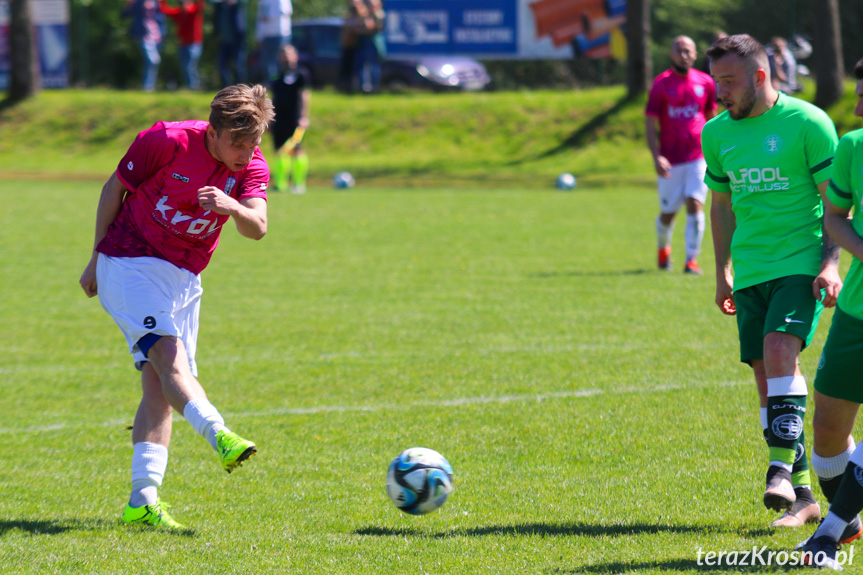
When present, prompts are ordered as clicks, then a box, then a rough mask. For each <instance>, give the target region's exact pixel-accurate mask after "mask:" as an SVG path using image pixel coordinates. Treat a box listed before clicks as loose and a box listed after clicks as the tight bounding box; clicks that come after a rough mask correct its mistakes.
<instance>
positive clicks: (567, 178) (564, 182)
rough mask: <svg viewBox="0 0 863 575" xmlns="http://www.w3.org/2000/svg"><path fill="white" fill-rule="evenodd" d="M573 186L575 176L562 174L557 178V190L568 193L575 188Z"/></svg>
mask: <svg viewBox="0 0 863 575" xmlns="http://www.w3.org/2000/svg"><path fill="white" fill-rule="evenodd" d="M575 185H576V181H575V176H573V175H572V174H568V173H564V174H561V175H559V176H558V177H557V189H558V190H563V191H569V190H572V189H573V188H575Z"/></svg>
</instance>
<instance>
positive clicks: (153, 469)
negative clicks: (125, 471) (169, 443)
mask: <svg viewBox="0 0 863 575" xmlns="http://www.w3.org/2000/svg"><path fill="white" fill-rule="evenodd" d="M132 449H133V453H132V494H131V495H130V496H129V505H131V506H132V507H142V506H144V505H154V504H155V503H156V501H157V500H158V498H159V487H161V485H162V479H163V478H164V477H165V470H166V469H167V468H168V448H167V447H165V446H164V445H160V444H158V443H151V442H149V441H142V442H140V443H136V444H135V445H133V446H132Z"/></svg>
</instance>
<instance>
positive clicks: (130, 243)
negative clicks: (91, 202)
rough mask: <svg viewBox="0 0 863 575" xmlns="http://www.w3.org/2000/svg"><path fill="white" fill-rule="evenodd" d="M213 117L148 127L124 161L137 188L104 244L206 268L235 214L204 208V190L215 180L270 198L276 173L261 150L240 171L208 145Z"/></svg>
mask: <svg viewBox="0 0 863 575" xmlns="http://www.w3.org/2000/svg"><path fill="white" fill-rule="evenodd" d="M207 126H209V123H208V122H203V121H188V122H157V123H156V124H154V125H153V127H152V128H150V129H149V130H144V131H143V132H141V133H140V134H138V137H137V138H135V141H134V142H133V143H132V145H131V146H130V147H129V151H127V152H126V155H125V156H124V157H123V159H122V160H121V161H120V165H119V166H118V167H117V176H118V177H119V178H120V181H121V182H123V185H124V186H126V188H127V189H128V190H129V193H128V194H126V197H125V199H124V201H123V205H122V207H121V208H120V213H119V214H118V215H117V218H116V219H115V220H114V222H113V223H112V224H111V226H110V227H109V228H108V234H107V235H106V236H105V238H104V239H103V240H102V241H101V242H99V245H98V246H97V247H96V250H97V251H99V252H101V253H103V254H105V255H108V256H114V257H145V256H148V257H155V258H160V259H163V260H167V261H169V262H171V263H172V264H174V265H175V266H177V267H180V268H183V269H186V270H189V271H190V272H192V273H194V274H199V273H201V271H203V269H204V268H205V267H207V264H208V263H209V261H210V257H211V255H212V253H213V250H215V249H216V245H217V244H218V243H219V233H220V232H221V230H222V226H223V225H224V224H225V222H226V221H227V220H228V218H229V216H225V215H220V214H217V213H215V212H212V211H210V210H205V209H203V208H202V207H201V206H200V204H199V203H198V190H199V189H200V188H202V187H204V186H214V187H216V188H219V189H220V190H222V191H223V192H224V193H226V194H229V195H230V196H231V197H232V198H234V199H237V200H240V199H242V198H250V197H255V198H264V199H266V197H267V193H266V190H267V185H268V183H269V178H270V171H269V168H268V167H267V162H266V160H264V156H263V154H261V150H260V149H259V148H258V149H255V153H254V157H253V158H252V161H251V162H249V164H248V165H246V166H245V167H244V168H243V169H242V170H241V171H239V172H232V171H230V170H229V169H228V168H227V166H225V165H224V164H222V163H221V162H217V161H216V160H215V159H214V158H213V156H211V155H210V153H209V152H208V151H207V146H206V143H205V142H206V135H207Z"/></svg>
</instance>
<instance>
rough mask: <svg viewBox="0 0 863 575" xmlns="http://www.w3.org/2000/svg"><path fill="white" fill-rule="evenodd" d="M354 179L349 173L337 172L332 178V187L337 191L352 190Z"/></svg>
mask: <svg viewBox="0 0 863 575" xmlns="http://www.w3.org/2000/svg"><path fill="white" fill-rule="evenodd" d="M355 183H356V182H354V177H353V176H352V175H351V174H350V172H339V173H338V174H336V175H335V176H333V187H334V188H336V189H337V190H346V189H348V188H353V187H354V184H355Z"/></svg>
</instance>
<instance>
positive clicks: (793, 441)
mask: <svg viewBox="0 0 863 575" xmlns="http://www.w3.org/2000/svg"><path fill="white" fill-rule="evenodd" d="M707 56H708V57H709V58H710V72H711V75H712V76H713V78H714V80H716V84H717V96H718V98H719V100H720V101H721V102H722V104H723V105H724V106H725V109H726V111H725V112H723V113H722V114H720V115H719V116H717V117H716V118H714V119H713V120H711V121H710V122H708V123H707V125H706V126H705V127H704V130H703V132H702V149H703V151H704V157H705V159H706V161H707V174H706V176H705V182H706V183H707V187H708V188H709V189H710V190H711V197H712V204H711V212H710V219H711V225H712V228H713V244H714V251H715V254H716V304H717V305H718V306H719V309H720V310H721V311H722V312H723V313H725V314H727V315H736V316H737V328H738V334H739V338H740V359H741V361H743V362H745V363H747V364H749V365H750V366H752V369H753V372H754V375H755V381H756V384H757V387H758V395H759V399H760V404H761V425H762V430H763V432H764V437H765V439H766V440H767V445H768V447H769V450H770V456H769V461H770V464H769V466H768V470H767V480H766V489H765V493H764V505H765V506H766V507H767V508H768V509H773V510H776V511H785V514H784V515H783V516H782V517H781V518H780V519H778V520H777V521H775V522H774V523H773V525H774V526H785V527H797V526H800V525H803V524H804V523H807V522H811V521H817V520H818V519H820V517H821V510H820V508H819V506H818V503H817V502H816V501H815V498H814V497H813V495H812V491H811V489H810V477H809V463H808V461H807V457H806V451H805V441H804V436H803V418H804V416H805V414H806V396H807V394H808V389H807V385H806V380H805V378H804V377H803V374H802V373H801V371H800V367H799V365H798V357H799V355H800V352H801V351H802V350H803V349H804V348H805V347H806V346H807V345H808V344H809V342H810V341H811V339H812V335H813V334H814V332H815V328H816V327H817V325H818V318H819V316H820V314H821V311H822V309H823V308H824V307H825V306H826V307H832V306H833V305H835V304H836V297H837V295H838V294H839V291H840V290H841V288H842V280H841V279H840V277H839V272H838V264H839V248H838V246H835V245H834V244H833V243H832V242H831V241H830V239H829V237H828V236H827V235H826V234H824V233H823V230H822V213H823V205H822V197H823V195H824V193H825V191H826V189H827V182H828V180H829V178H830V175H831V172H832V163H833V154H834V152H835V148H836V141H837V137H836V128H835V127H834V126H833V122H832V121H831V120H830V118H829V117H828V116H827V114H825V113H824V112H823V111H822V110H820V109H819V108H817V107H815V106H813V105H811V104H809V103H807V102H803V101H802V100H798V99H796V98H792V97H790V96H786V95H785V94H782V93H779V92H777V91H776V90H775V89H774V88H773V86H772V84H771V81H770V68H769V61H768V58H767V53H766V51H765V50H764V47H763V46H762V45H761V44H760V43H759V42H758V41H757V40H755V39H754V38H752V37H751V36H748V35H745V34H738V35H735V36H729V37H728V38H723V39H721V40H718V41H717V42H715V43H714V44H713V46H711V47H710V49H709V50H708V51H707ZM732 260H733V274H732ZM813 466H814V462H813Z"/></svg>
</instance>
